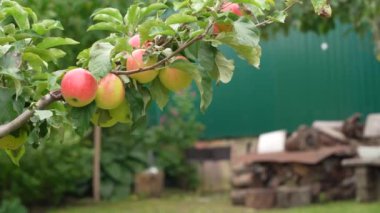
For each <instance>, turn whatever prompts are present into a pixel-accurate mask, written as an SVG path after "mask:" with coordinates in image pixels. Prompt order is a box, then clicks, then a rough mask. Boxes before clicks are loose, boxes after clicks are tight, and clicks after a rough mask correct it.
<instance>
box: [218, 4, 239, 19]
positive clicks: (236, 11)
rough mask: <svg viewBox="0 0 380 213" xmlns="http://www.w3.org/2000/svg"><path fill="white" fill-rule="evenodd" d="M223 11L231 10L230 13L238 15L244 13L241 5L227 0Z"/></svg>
mask: <svg viewBox="0 0 380 213" xmlns="http://www.w3.org/2000/svg"><path fill="white" fill-rule="evenodd" d="M221 11H222V12H230V13H233V14H235V15H237V16H242V15H243V13H242V11H241V10H240V6H239V4H237V3H231V2H225V3H223V5H222V9H221Z"/></svg>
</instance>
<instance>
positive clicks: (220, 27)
mask: <svg viewBox="0 0 380 213" xmlns="http://www.w3.org/2000/svg"><path fill="white" fill-rule="evenodd" d="M221 11H222V12H230V13H233V14H235V15H237V16H242V15H243V13H242V11H241V9H240V6H239V4H237V3H231V2H225V3H223V5H222V8H221ZM232 29H233V27H232V25H231V24H229V23H216V24H214V26H213V32H214V34H218V33H220V32H231V31H232Z"/></svg>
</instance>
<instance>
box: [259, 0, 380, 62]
mask: <svg viewBox="0 0 380 213" xmlns="http://www.w3.org/2000/svg"><path fill="white" fill-rule="evenodd" d="M330 2H331V8H332V11H334V12H333V13H332V18H331V19H328V18H323V17H320V16H315V15H313V13H314V9H313V6H312V4H311V3H310V2H304V3H303V4H302V6H297V7H294V8H293V9H292V10H290V11H289V17H288V20H287V22H288V24H284V25H271V26H269V27H267V28H266V29H264V34H263V36H264V37H266V38H268V37H269V35H271V36H273V35H275V33H277V32H285V33H287V32H288V31H289V30H290V28H291V27H296V28H298V29H299V30H301V31H302V32H307V31H313V32H316V33H318V34H325V33H327V32H329V31H330V30H332V29H334V28H335V26H336V24H337V22H338V21H339V22H340V23H344V24H350V25H351V26H352V29H351V30H353V31H355V32H357V33H359V34H361V35H368V32H372V34H373V39H374V44H375V45H374V50H375V54H376V56H377V57H378V60H380V19H379V16H378V14H380V2H379V1H366V0H356V1H350V0H335V1H330Z"/></svg>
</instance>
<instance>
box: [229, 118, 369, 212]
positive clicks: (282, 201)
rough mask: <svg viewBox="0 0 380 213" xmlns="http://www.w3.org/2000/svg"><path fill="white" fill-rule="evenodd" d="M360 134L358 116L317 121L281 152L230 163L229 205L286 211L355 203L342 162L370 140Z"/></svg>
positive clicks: (361, 127)
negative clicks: (332, 202) (329, 202)
mask: <svg viewBox="0 0 380 213" xmlns="http://www.w3.org/2000/svg"><path fill="white" fill-rule="evenodd" d="M363 130H364V125H363V124H362V123H361V122H360V114H354V115H353V116H351V117H349V118H347V119H346V120H345V121H343V122H340V121H337V122H324V121H318V122H314V124H313V125H312V126H311V127H308V126H306V125H302V126H300V127H299V128H298V129H297V130H296V131H295V132H293V133H292V134H290V135H289V136H288V137H287V138H286V142H285V151H284V152H279V153H264V154H258V153H248V154H246V155H244V156H242V157H240V158H238V159H237V160H235V161H233V164H232V178H231V186H232V191H231V200H232V203H233V204H235V205H246V206H248V207H252V208H257V209H262V208H273V207H281V208H288V207H294V206H302V205H307V204H310V203H312V202H319V201H324V200H340V199H351V198H354V197H355V176H354V169H353V168H350V167H343V166H342V163H341V162H342V160H343V159H347V158H351V157H353V156H355V155H356V152H355V147H356V146H357V145H358V144H360V143H367V142H368V141H369V140H366V139H364V138H363ZM372 141H373V140H372ZM259 143H260V141H259Z"/></svg>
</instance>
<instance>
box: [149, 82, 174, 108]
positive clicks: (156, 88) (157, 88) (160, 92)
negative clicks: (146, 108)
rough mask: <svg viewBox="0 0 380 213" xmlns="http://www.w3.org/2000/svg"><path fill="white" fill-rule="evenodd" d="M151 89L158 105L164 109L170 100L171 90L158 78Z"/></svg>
mask: <svg viewBox="0 0 380 213" xmlns="http://www.w3.org/2000/svg"><path fill="white" fill-rule="evenodd" d="M149 91H150V94H151V95H152V98H153V100H155V101H156V103H157V105H158V107H159V108H160V109H161V110H163V108H164V107H165V106H166V104H167V103H168V101H169V90H168V89H166V88H165V86H164V85H162V83H161V81H160V79H158V78H156V79H155V80H154V81H153V82H152V85H151V86H150V87H149Z"/></svg>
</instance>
